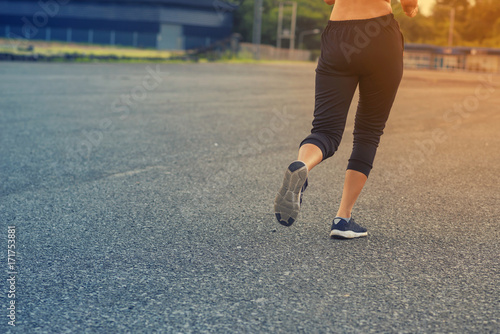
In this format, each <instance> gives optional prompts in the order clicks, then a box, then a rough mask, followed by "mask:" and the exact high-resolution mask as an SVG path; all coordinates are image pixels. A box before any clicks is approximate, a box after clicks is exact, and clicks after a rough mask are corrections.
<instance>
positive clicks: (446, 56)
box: [404, 44, 500, 73]
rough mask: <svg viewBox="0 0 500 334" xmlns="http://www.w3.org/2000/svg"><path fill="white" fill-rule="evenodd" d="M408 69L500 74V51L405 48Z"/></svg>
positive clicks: (432, 47) (405, 61)
mask: <svg viewBox="0 0 500 334" xmlns="http://www.w3.org/2000/svg"><path fill="white" fill-rule="evenodd" d="M405 49H406V50H405V52H404V64H405V67H406V68H413V69H432V70H445V71H446V70H447V71H455V70H458V71H474V72H489V73H499V72H500V50H499V49H489V48H471V47H455V48H442V47H437V46H432V45H419V44H408V45H406V46H405Z"/></svg>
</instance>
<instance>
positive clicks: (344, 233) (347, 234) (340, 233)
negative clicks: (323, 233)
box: [330, 230, 368, 239]
mask: <svg viewBox="0 0 500 334" xmlns="http://www.w3.org/2000/svg"><path fill="white" fill-rule="evenodd" d="M334 235H338V236H341V237H343V238H348V239H352V238H359V237H366V236H367V235H368V232H354V231H340V230H332V232H331V233H330V236H331V237H332V236H334Z"/></svg>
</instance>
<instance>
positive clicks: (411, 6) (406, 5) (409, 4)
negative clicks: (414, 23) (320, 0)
mask: <svg viewBox="0 0 500 334" xmlns="http://www.w3.org/2000/svg"><path fill="white" fill-rule="evenodd" d="M325 1H326V0H325ZM401 7H403V11H404V12H405V14H406V16H408V17H414V16H415V15H417V13H418V0H401Z"/></svg>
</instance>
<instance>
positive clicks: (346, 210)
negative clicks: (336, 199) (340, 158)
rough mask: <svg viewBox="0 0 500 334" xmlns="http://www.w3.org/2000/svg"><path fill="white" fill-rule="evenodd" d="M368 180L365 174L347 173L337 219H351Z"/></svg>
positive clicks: (353, 171)
mask: <svg viewBox="0 0 500 334" xmlns="http://www.w3.org/2000/svg"><path fill="white" fill-rule="evenodd" d="M367 179H368V177H367V176H366V175H365V174H363V173H361V172H358V171H355V170H352V169H348V170H347V171H346V172H345V180H344V190H343V191H342V200H341V201H340V207H339V210H338V211H337V217H342V218H351V211H352V208H353V207H354V203H356V200H357V199H358V197H359V194H360V193H361V190H363V187H364V186H365V183H366V180H367Z"/></svg>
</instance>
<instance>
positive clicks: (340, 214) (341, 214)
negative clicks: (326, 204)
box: [336, 210, 351, 219]
mask: <svg viewBox="0 0 500 334" xmlns="http://www.w3.org/2000/svg"><path fill="white" fill-rule="evenodd" d="M336 217H340V218H346V219H350V218H351V213H350V212H346V211H340V210H339V211H338V212H337V216H336Z"/></svg>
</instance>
